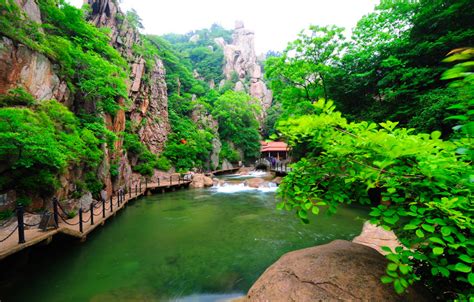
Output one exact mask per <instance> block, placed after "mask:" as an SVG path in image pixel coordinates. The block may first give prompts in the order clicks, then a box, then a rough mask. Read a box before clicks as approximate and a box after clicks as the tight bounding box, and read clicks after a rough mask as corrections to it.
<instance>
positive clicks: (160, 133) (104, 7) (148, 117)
mask: <svg viewBox="0 0 474 302" xmlns="http://www.w3.org/2000/svg"><path fill="white" fill-rule="evenodd" d="M87 3H88V4H89V5H90V6H91V8H92V11H91V13H90V15H89V19H90V21H91V22H92V23H93V24H94V25H96V26H97V27H107V28H109V29H110V30H111V32H110V38H111V44H112V46H114V48H116V49H117V50H118V51H119V52H120V53H121V54H122V56H123V57H124V58H125V59H126V60H127V61H128V62H129V65H130V66H131V71H132V72H131V75H130V83H129V98H130V99H131V100H132V108H131V112H130V113H129V114H130V120H131V121H132V123H134V124H137V125H142V126H141V128H140V129H139V132H138V134H139V136H140V138H141V140H142V141H143V143H145V144H146V145H147V146H148V147H149V148H150V150H151V151H152V152H154V153H159V152H161V151H162V150H163V147H164V143H165V142H166V139H167V137H168V134H169V132H170V129H171V127H170V125H169V120H168V94H167V87H166V82H165V76H166V75H165V68H164V65H163V62H162V61H161V60H160V58H158V57H155V58H154V60H153V64H152V67H151V68H147V64H146V62H145V59H144V58H143V57H142V56H141V55H139V54H136V53H135V52H134V51H133V46H134V45H141V44H142V41H141V39H140V33H139V32H138V31H137V30H135V29H134V28H133V27H132V26H130V25H129V24H128V22H127V20H126V18H124V14H123V13H122V12H121V10H120V8H119V7H118V4H117V3H116V1H113V0H87ZM145 78H148V79H149V80H148V81H145V80H144V79H145ZM143 120H145V121H143Z"/></svg>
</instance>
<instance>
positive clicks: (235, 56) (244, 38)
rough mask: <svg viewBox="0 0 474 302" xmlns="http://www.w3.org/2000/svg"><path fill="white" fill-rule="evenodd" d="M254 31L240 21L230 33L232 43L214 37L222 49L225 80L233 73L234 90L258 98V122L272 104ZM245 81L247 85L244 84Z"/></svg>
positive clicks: (230, 77) (261, 120) (231, 76)
mask: <svg viewBox="0 0 474 302" xmlns="http://www.w3.org/2000/svg"><path fill="white" fill-rule="evenodd" d="M254 36H255V35H254V33H253V32H252V31H250V30H248V29H246V28H245V27H244V24H243V23H242V22H236V24H235V29H234V32H233V34H232V43H231V44H226V43H225V41H224V40H223V39H215V40H214V41H215V42H216V44H218V45H222V47H223V50H224V58H225V65H224V75H225V78H226V79H227V80H232V78H233V77H235V74H236V75H237V77H238V81H237V83H236V84H235V90H236V91H246V92H247V93H248V94H250V95H251V96H253V97H255V98H256V99H258V101H259V103H260V105H261V106H262V109H263V110H262V113H261V114H260V116H259V117H258V119H259V121H260V122H263V120H264V119H265V112H266V110H267V109H268V108H270V106H271V104H272V92H271V90H269V89H268V88H267V85H266V84H265V82H264V81H263V75H262V67H261V66H260V64H259V62H258V60H257V56H256V54H255V37H254ZM244 82H247V87H246V85H244Z"/></svg>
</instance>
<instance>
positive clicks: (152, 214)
mask: <svg viewBox="0 0 474 302" xmlns="http://www.w3.org/2000/svg"><path fill="white" fill-rule="evenodd" d="M366 215H367V212H366V211H365V210H362V209H355V208H351V209H349V208H342V209H340V210H339V212H338V214H337V215H336V216H332V217H328V216H326V215H320V216H318V217H317V219H313V222H312V223H311V224H309V225H303V224H301V223H300V222H299V220H298V219H297V218H296V217H295V216H294V214H293V213H290V212H286V211H277V210H276V209H275V193H273V192H266V193H263V192H259V191H256V190H254V191H244V192H237V193H232V194H228V193H218V192H215V191H214V190H213V189H202V190H182V191H177V192H170V193H166V194H159V195H154V196H150V197H146V198H142V199H139V200H137V201H135V202H133V203H130V204H129V206H128V207H127V208H126V209H125V210H124V211H122V212H121V213H119V214H118V215H117V216H116V217H115V218H113V219H112V220H110V221H108V222H107V223H106V225H105V226H104V227H102V228H99V229H98V231H96V232H95V233H94V234H92V235H91V236H89V238H88V240H87V241H86V242H84V243H78V242H76V241H71V240H67V239H62V240H60V239H57V238H55V239H54V240H53V243H52V244H51V245H49V246H45V247H38V248H35V249H33V250H30V251H27V252H25V253H23V254H22V255H16V256H13V258H10V259H7V261H5V262H4V263H0V269H2V270H3V271H2V272H1V273H0V300H1V301H2V302H8V301H48V302H50V301H167V300H172V301H216V300H220V299H223V298H229V297H233V296H239V295H241V294H244V293H245V292H246V291H247V290H248V289H249V288H250V286H251V285H252V283H253V282H255V280H256V279H257V278H258V276H259V275H260V274H261V273H262V272H263V271H264V270H265V269H266V268H267V267H268V266H269V265H271V264H272V263H273V262H275V261H276V260H277V259H278V258H279V257H280V256H281V255H282V254H284V253H286V252H288V251H292V250H297V249H301V248H304V247H309V246H314V245H318V244H323V243H326V242H329V241H332V240H334V239H351V238H353V237H354V236H356V235H357V234H359V233H360V230H361V228H362V223H363V220H362V219H361V218H360V217H366Z"/></svg>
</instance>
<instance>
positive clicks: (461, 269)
mask: <svg viewBox="0 0 474 302" xmlns="http://www.w3.org/2000/svg"><path fill="white" fill-rule="evenodd" d="M454 269H455V270H457V271H458V272H462V273H469V272H470V271H471V269H472V268H471V267H470V266H467V265H466V264H464V263H462V262H458V263H457V264H456V265H455V266H454Z"/></svg>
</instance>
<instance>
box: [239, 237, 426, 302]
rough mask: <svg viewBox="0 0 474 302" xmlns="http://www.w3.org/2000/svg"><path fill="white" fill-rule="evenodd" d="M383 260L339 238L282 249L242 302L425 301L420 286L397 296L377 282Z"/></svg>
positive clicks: (388, 287) (383, 271)
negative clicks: (288, 250) (280, 255)
mask: <svg viewBox="0 0 474 302" xmlns="http://www.w3.org/2000/svg"><path fill="white" fill-rule="evenodd" d="M386 264H387V262H386V260H385V258H384V257H383V256H382V255H381V254H379V253H378V252H377V251H375V250H374V249H371V248H369V247H367V246H363V245H360V244H356V243H352V242H349V241H344V240H335V241H333V242H331V243H329V244H326V245H321V246H316V247H311V248H307V249H303V250H298V251H294V252H290V253H287V254H285V255H283V256H282V257H281V258H280V259H279V260H278V261H277V262H275V263H274V264H273V265H272V266H270V267H269V268H268V269H267V270H266V271H265V272H264V273H263V275H262V276H260V278H259V279H258V280H257V282H255V284H254V285H253V286H252V288H251V289H250V290H249V292H248V295H247V299H248V301H272V302H273V301H301V302H305V301H417V302H418V301H428V300H429V296H427V295H426V293H425V292H424V291H423V289H421V288H414V287H411V288H409V291H408V292H407V293H406V295H404V296H399V295H397V294H396V293H395V291H394V290H393V287H392V286H391V285H385V284H382V283H381V282H380V278H381V277H382V276H383V275H384V274H385V268H386Z"/></svg>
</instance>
